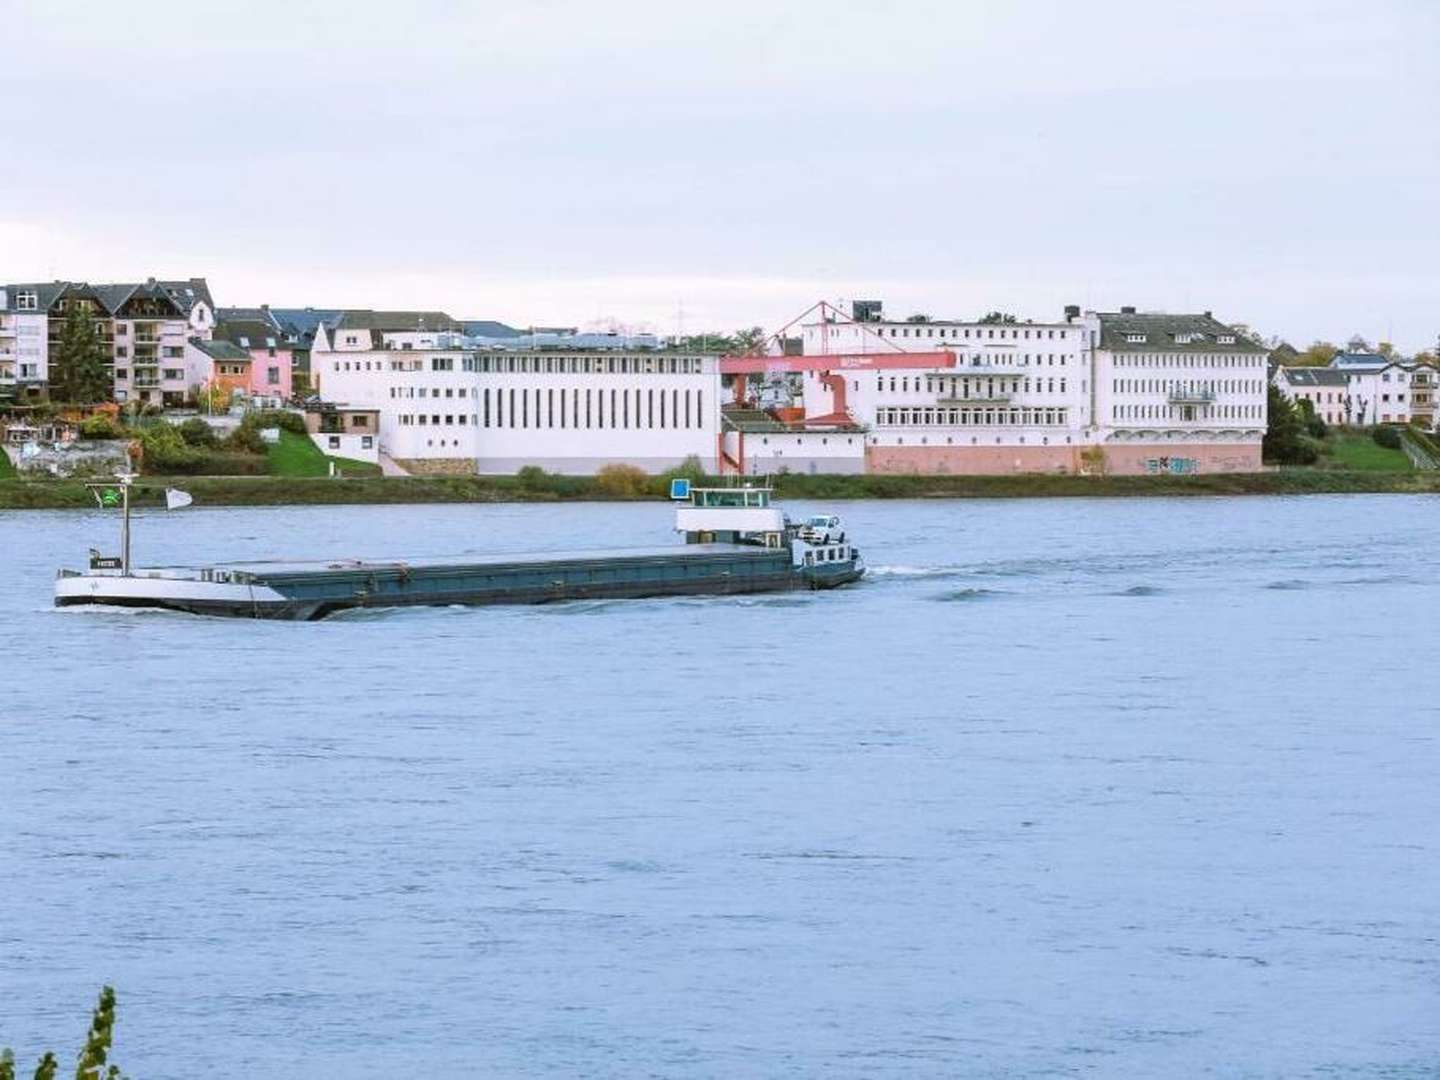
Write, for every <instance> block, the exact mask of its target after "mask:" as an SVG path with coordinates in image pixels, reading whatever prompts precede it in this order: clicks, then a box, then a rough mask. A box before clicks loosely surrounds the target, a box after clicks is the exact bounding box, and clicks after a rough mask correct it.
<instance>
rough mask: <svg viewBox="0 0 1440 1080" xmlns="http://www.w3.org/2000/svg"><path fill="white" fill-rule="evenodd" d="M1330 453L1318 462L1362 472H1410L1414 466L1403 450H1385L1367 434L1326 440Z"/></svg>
mask: <svg viewBox="0 0 1440 1080" xmlns="http://www.w3.org/2000/svg"><path fill="white" fill-rule="evenodd" d="M1327 445H1328V447H1329V450H1330V453H1329V454H1327V455H1326V456H1325V457H1322V458H1321V459H1320V464H1321V465H1322V466H1324V465H1327V464H1328V465H1330V466H1332V467H1333V468H1339V469H1357V470H1360V471H1362V472H1410V471H1411V470H1412V469H1413V468H1414V466H1413V465H1411V464H1410V459H1409V458H1408V457H1406V456H1405V451H1403V450H1387V449H1386V448H1385V447H1383V446H1380V445H1378V444H1377V443H1376V442H1375V440H1374V439H1372V438H1371V437H1370V436H1369V435H1348V434H1340V435H1335V436H1332V437H1331V438H1330V439H1329V440H1327Z"/></svg>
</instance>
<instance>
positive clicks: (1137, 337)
mask: <svg viewBox="0 0 1440 1080" xmlns="http://www.w3.org/2000/svg"><path fill="white" fill-rule="evenodd" d="M1125 340H1126V341H1128V342H1130V344H1132V345H1144V344H1145V341H1146V337H1145V335H1144V334H1126V335H1125Z"/></svg>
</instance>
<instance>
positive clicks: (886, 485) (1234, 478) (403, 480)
mask: <svg viewBox="0 0 1440 1080" xmlns="http://www.w3.org/2000/svg"><path fill="white" fill-rule="evenodd" d="M717 482H718V481H717ZM774 482H775V487H776V491H777V493H778V494H779V495H780V496H782V497H785V498H792V499H825V500H843V499H995V498H1007V499H1008V498H1041V497H1046V498H1056V497H1066V498H1073V497H1086V496H1089V497H1095V496H1108V497H1116V496H1119V497H1144V496H1156V495H1323V494H1346V493H1350V494H1359V493H1373V494H1440V473H1437V472H1412V473H1386V472H1362V471H1342V470H1310V469H1281V470H1277V471H1274V472H1265V473H1216V474H1213V475H1208V476H1040V475H1022V476H796V475H785V476H778V477H775V478H774ZM166 486H174V487H181V488H184V489H185V490H186V491H188V492H190V493H191V494H192V495H193V496H194V497H195V502H196V504H197V505H201V506H303V505H345V504H367V503H369V504H394V503H490V502H581V501H587V502H588V501H606V502H612V501H626V500H634V499H664V498H665V497H666V490H665V484H664V482H663V480H662V479H661V478H658V477H657V478H654V482H653V484H651V485H650V486H649V487H648V488H647V489H646V491H645V492H644V493H643V494H640V495H616V494H614V493H612V492H607V491H606V490H605V488H604V486H603V485H602V483H601V482H600V481H598V480H597V479H596V478H595V477H589V476H548V475H547V476H544V477H542V478H540V479H538V480H537V479H534V478H530V479H528V480H522V479H520V478H518V477H513V476H444V477H439V476H437V477H418V476H408V477H347V478H343V479H331V478H328V477H276V476H185V477H176V478H174V479H172V480H167V479H165V478H163V477H146V478H144V479H143V480H141V481H140V482H139V484H138V485H137V489H136V505H137V506H158V505H160V504H161V503H163V501H164V489H165V487H166ZM94 505H95V500H94V498H93V497H92V496H91V495H90V493H89V491H87V490H86V488H85V486H84V484H83V483H82V482H80V481H78V480H19V479H0V510H63V509H87V508H90V507H93V506H94Z"/></svg>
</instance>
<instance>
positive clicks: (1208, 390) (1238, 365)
mask: <svg viewBox="0 0 1440 1080" xmlns="http://www.w3.org/2000/svg"><path fill="white" fill-rule="evenodd" d="M857 314H859V312H857ZM864 315H865V316H866V317H865V318H861V319H856V320H854V321H851V322H848V323H846V322H824V321H822V322H818V323H815V324H812V325H808V326H805V327H804V328H803V332H802V342H803V352H804V353H805V354H806V355H807V356H815V355H827V354H831V355H835V356H837V366H836V368H835V369H833V370H828V371H825V370H809V371H806V372H805V374H804V405H805V416H806V417H807V418H811V419H812V420H815V419H818V420H822V421H832V422H833V421H836V420H839V419H841V417H842V414H843V416H845V417H848V418H849V420H850V421H851V422H852V423H853V424H854V426H855V427H856V428H857V429H859V430H862V431H863V432H864V433H865V461H864V467H865V470H866V471H869V472H877V473H886V472H905V473H967V474H1005V473H1023V472H1061V473H1072V472H1087V471H1096V472H1098V471H1106V472H1114V473H1136V474H1142V473H1155V472H1182V473H1188V472H1236V471H1254V470H1258V469H1259V468H1260V442H1261V439H1262V438H1263V436H1264V432H1265V422H1266V420H1265V394H1266V388H1265V378H1266V367H1265V351H1264V350H1263V349H1262V348H1261V347H1259V346H1258V345H1256V344H1254V343H1253V342H1251V341H1250V340H1249V339H1248V338H1246V337H1244V336H1243V335H1241V334H1240V333H1238V332H1237V331H1235V330H1234V329H1233V328H1231V327H1228V326H1226V325H1224V324H1223V323H1220V322H1219V321H1217V320H1216V319H1214V318H1213V317H1212V316H1211V315H1210V314H1209V313H1208V312H1207V313H1204V314H1200V315H1188V314H1187V315H1171V314H1159V313H1140V312H1136V311H1135V310H1134V309H1133V308H1122V309H1121V310H1120V311H1118V312H1086V313H1084V314H1083V316H1082V315H1081V313H1080V311H1079V309H1078V308H1073V307H1072V308H1069V309H1067V311H1066V317H1065V319H1064V320H1063V321H1059V322H1052V323H1032V322H1018V321H1004V322H984V321H980V322H959V321H949V320H943V321H941V320H928V319H927V320H924V321H917V320H907V321H905V322H890V321H885V320H884V319H882V318H878V317H876V310H875V307H874V306H870V307H868V309H867V310H866V311H865V312H864ZM905 353H914V354H923V355H929V356H932V357H936V358H938V361H939V362H935V363H929V364H925V363H921V362H917V364H916V366H914V367H910V368H907V367H906V366H904V363H905V362H904V359H903V354H905ZM871 365H874V367H875V369H874V370H868V369H867V368H868V367H869V366H871ZM880 365H889V366H887V367H882V366H880ZM782 441H783V440H782ZM747 442H749V443H750V444H751V445H753V442H754V440H753V439H750V440H747Z"/></svg>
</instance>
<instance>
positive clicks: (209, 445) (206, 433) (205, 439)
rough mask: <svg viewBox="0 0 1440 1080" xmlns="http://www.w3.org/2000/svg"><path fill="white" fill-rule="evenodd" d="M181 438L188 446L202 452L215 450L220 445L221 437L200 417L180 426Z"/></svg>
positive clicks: (194, 417) (193, 417)
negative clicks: (197, 448)
mask: <svg viewBox="0 0 1440 1080" xmlns="http://www.w3.org/2000/svg"><path fill="white" fill-rule="evenodd" d="M180 437H181V438H182V439H184V440H185V443H186V445H187V446H195V447H199V448H200V449H202V450H213V449H214V448H215V447H217V446H219V445H220V436H218V435H216V434H215V429H214V428H212V427H211V426H210V425H209V424H207V423H206V422H205V421H204V420H202V419H200V417H198V416H192V417H191V418H190V419H189V420H186V421H185V422H184V423H183V424H181V425H180Z"/></svg>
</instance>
